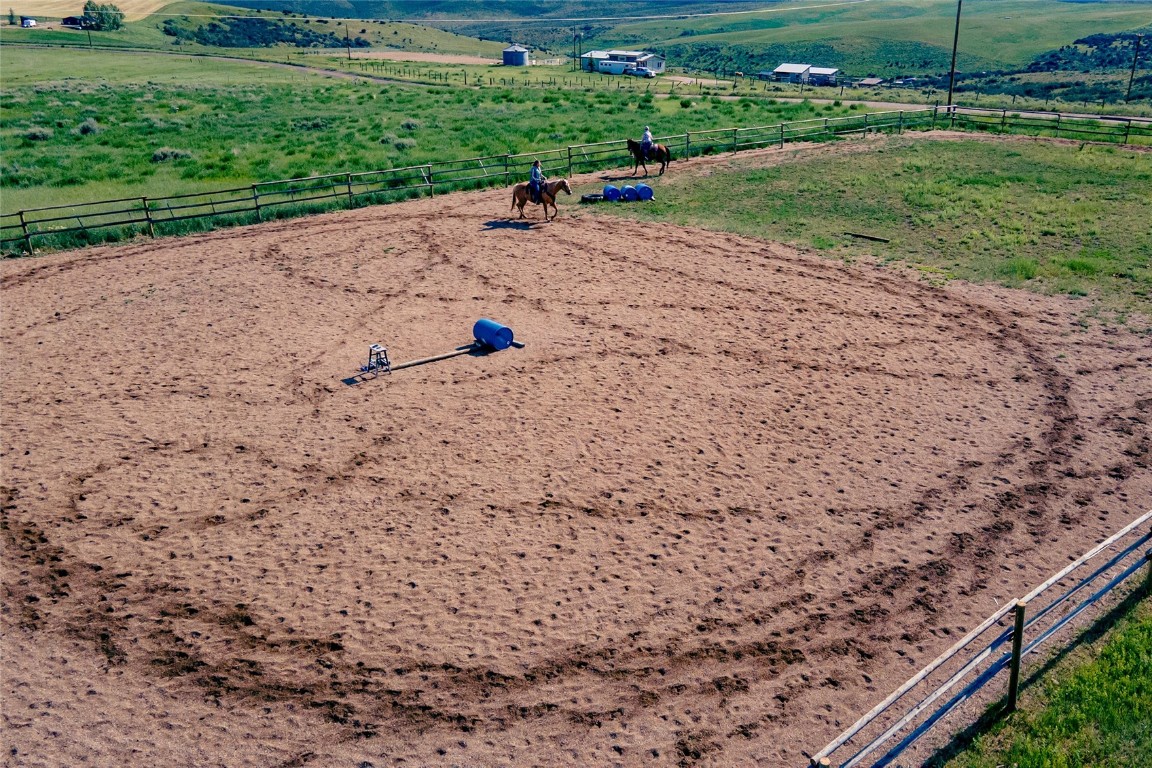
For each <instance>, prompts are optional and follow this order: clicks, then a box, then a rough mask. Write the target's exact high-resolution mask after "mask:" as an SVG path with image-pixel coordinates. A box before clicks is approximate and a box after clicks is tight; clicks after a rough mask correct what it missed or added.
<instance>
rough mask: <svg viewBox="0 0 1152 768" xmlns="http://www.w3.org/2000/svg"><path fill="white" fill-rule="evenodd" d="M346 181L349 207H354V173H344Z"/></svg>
mask: <svg viewBox="0 0 1152 768" xmlns="http://www.w3.org/2000/svg"><path fill="white" fill-rule="evenodd" d="M344 183H345V185H347V187H348V207H349V208H351V207H352V174H350V173H346V174H344Z"/></svg>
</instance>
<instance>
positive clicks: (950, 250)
mask: <svg viewBox="0 0 1152 768" xmlns="http://www.w3.org/2000/svg"><path fill="white" fill-rule="evenodd" d="M846 146H847V145H846ZM653 184H654V185H655V188H656V200H655V201H654V202H653V203H651V204H648V205H644V206H603V207H601V208H599V209H598V210H602V211H606V212H610V213H612V214H614V215H621V216H635V217H637V218H641V219H644V220H649V221H653V222H660V221H667V222H669V223H674V224H684V225H692V226H700V227H704V228H707V229H716V230H721V231H730V232H736V233H740V234H745V235H753V236H756V237H761V238H764V239H767V240H776V241H782V242H788V243H795V244H797V245H800V246H802V247H808V248H813V249H816V250H818V251H820V252H822V253H824V254H825V255H827V256H829V257H832V258H840V259H846V260H854V259H858V258H862V257H867V258H874V259H877V260H879V261H881V262H900V263H904V264H907V265H910V266H911V267H913V268H915V269H917V270H920V272H921V273H922V274H923V275H924V277H925V278H927V279H930V280H937V281H947V280H951V279H965V280H973V281H978V282H996V283H1000V284H1003V285H1006V286H1012V287H1020V288H1027V289H1030V290H1036V291H1040V292H1044V293H1053V294H1065V295H1070V296H1075V297H1084V298H1085V311H1086V312H1088V313H1089V314H1092V315H1096V316H1098V317H1101V318H1106V319H1108V320H1109V321H1117V322H1121V323H1124V322H1129V315H1131V314H1132V313H1137V314H1139V315H1143V317H1142V318H1139V317H1136V318H1132V320H1131V324H1132V325H1133V327H1139V328H1144V327H1146V326H1147V325H1148V323H1149V322H1150V320H1152V217H1149V216H1148V215H1147V212H1148V211H1149V210H1152V155H1149V154H1148V153H1147V152H1134V151H1125V150H1122V149H1117V148H1111V147H1091V146H1084V147H1078V146H1077V145H1068V144H1062V145H1052V144H1045V143H1035V142H1023V141H1019V142H1009V143H999V142H994V143H989V142H984V141H979V140H975V139H973V140H963V141H940V140H926V139H912V138H899V137H894V138H892V139H890V140H889V141H887V142H885V143H882V144H879V145H876V146H875V147H874V148H872V149H868V150H866V151H855V152H850V153H847V154H837V155H833V156H819V155H815V156H812V155H806V154H805V153H803V152H799V153H797V154H796V155H795V156H794V157H792V158H790V159H789V160H788V161H787V162H783V163H780V164H778V165H775V166H772V167H766V168H764V167H761V168H756V167H749V166H748V165H747V163H746V161H742V160H741V159H739V157H737V158H734V159H733V160H732V163H731V167H730V168H726V169H725V171H724V172H723V173H715V172H713V173H709V174H708V175H704V176H701V175H698V174H693V173H673V174H670V175H667V176H665V177H664V178H662V179H659V180H658V181H654V182H653ZM584 191H587V190H584ZM846 232H855V233H859V234H867V235H873V236H876V237H881V238H886V239H888V240H890V241H891V242H889V243H879V242H870V241H864V240H860V239H856V238H853V237H851V236H848V235H846V234H845V233H846Z"/></svg>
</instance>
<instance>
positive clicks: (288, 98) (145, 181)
mask: <svg viewBox="0 0 1152 768" xmlns="http://www.w3.org/2000/svg"><path fill="white" fill-rule="evenodd" d="M0 53H2V55H3V62H2V63H3V68H4V86H5V87H4V90H3V93H2V94H0V141H2V142H3V146H4V157H3V162H2V164H0V182H2V185H3V189H4V195H3V199H2V202H0V205H2V208H3V211H4V212H13V211H17V210H22V209H28V208H35V207H41V206H47V205H60V204H66V203H74V202H88V201H94V200H102V199H113V198H119V197H127V196H141V195H147V196H149V197H159V196H165V195H171V194H181V193H184V192H195V191H203V190H205V189H219V188H225V187H230V186H244V185H247V184H251V183H253V182H256V181H270V180H276V179H287V178H298V177H305V176H314V175H318V174H324V173H337V172H345V171H351V172H356V171H367V170H377V169H384V168H394V167H404V166H410V165H415V164H419V163H423V162H428V161H433V160H444V159H454V158H455V159H460V158H470V157H483V156H491V155H501V154H515V153H521V152H529V151H537V150H544V149H554V148H557V147H563V146H566V145H572V144H585V143H591V142H597V141H606V140H613V139H622V138H624V137H627V136H638V135H639V134H640V132H641V130H642V128H643V125H644V124H645V123H649V124H651V125H653V127H654V130H655V131H656V132H657V133H659V134H675V133H683V132H684V131H686V130H703V129H710V128H718V127H732V126H735V125H741V126H744V125H770V124H775V123H778V122H781V121H785V120H797V119H803V118H806V117H812V116H814V115H815V114H817V112H819V113H820V114H821V115H831V114H842V113H845V112H848V111H849V110H848V109H847V108H835V109H832V108H829V107H823V108H821V107H819V106H816V105H811V104H773V103H771V102H770V101H768V100H759V101H755V102H753V101H744V102H730V101H723V100H714V99H707V98H705V99H701V98H697V97H692V98H690V99H688V100H687V102H688V103H689V105H690V106H689V107H687V108H686V107H684V106H682V104H681V100H680V99H679V98H677V99H666V98H661V99H656V98H652V97H651V96H649V95H646V94H645V93H644V91H643V90H641V89H640V88H641V86H640V85H639V84H638V83H636V82H635V81H633V80H631V79H630V80H629V83H628V84H629V85H630V86H633V87H634V88H635V89H634V90H625V89H621V90H615V89H608V90H597V91H592V90H576V89H569V90H563V89H541V88H539V87H535V88H532V89H527V88H511V87H502V86H500V85H499V84H498V83H497V84H496V85H495V86H491V87H489V86H487V85H485V86H484V87H483V88H461V87H449V86H445V87H427V86H417V85H407V84H397V83H375V82H365V81H349V80H346V79H336V78H329V77H323V76H318V75H313V74H307V73H305V72H304V71H303V70H300V69H297V68H289V67H273V66H270V65H266V64H250V63H246V62H232V61H225V60H219V59H210V58H201V57H189V56H166V55H160V54H149V53H117V52H107V51H85V50H68V51H61V50H42V49H25V48H4V49H2V50H0ZM514 74H515V75H517V76H521V72H515V73H514ZM616 82H621V83H622V82H623V81H622V80H621V79H619V78H617V80H616Z"/></svg>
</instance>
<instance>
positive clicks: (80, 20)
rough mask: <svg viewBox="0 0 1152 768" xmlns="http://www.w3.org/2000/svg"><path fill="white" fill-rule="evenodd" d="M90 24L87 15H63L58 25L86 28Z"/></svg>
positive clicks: (70, 27) (69, 27)
mask: <svg viewBox="0 0 1152 768" xmlns="http://www.w3.org/2000/svg"><path fill="white" fill-rule="evenodd" d="M91 25H92V23H91V21H90V20H89V19H88V17H87V16H65V17H64V18H63V19H62V20H61V22H60V26H62V27H67V28H68V29H88V28H89V27H90V26H91Z"/></svg>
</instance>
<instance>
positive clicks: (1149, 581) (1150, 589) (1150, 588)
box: [1144, 549, 1152, 595]
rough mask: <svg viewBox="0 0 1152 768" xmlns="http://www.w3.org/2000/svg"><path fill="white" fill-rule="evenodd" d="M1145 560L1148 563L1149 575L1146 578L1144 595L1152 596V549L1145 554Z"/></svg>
mask: <svg viewBox="0 0 1152 768" xmlns="http://www.w3.org/2000/svg"><path fill="white" fill-rule="evenodd" d="M1144 560H1145V562H1147V563H1148V573H1147V574H1145V576H1144V594H1145V595H1152V549H1150V550H1148V551H1147V552H1145V553H1144Z"/></svg>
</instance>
